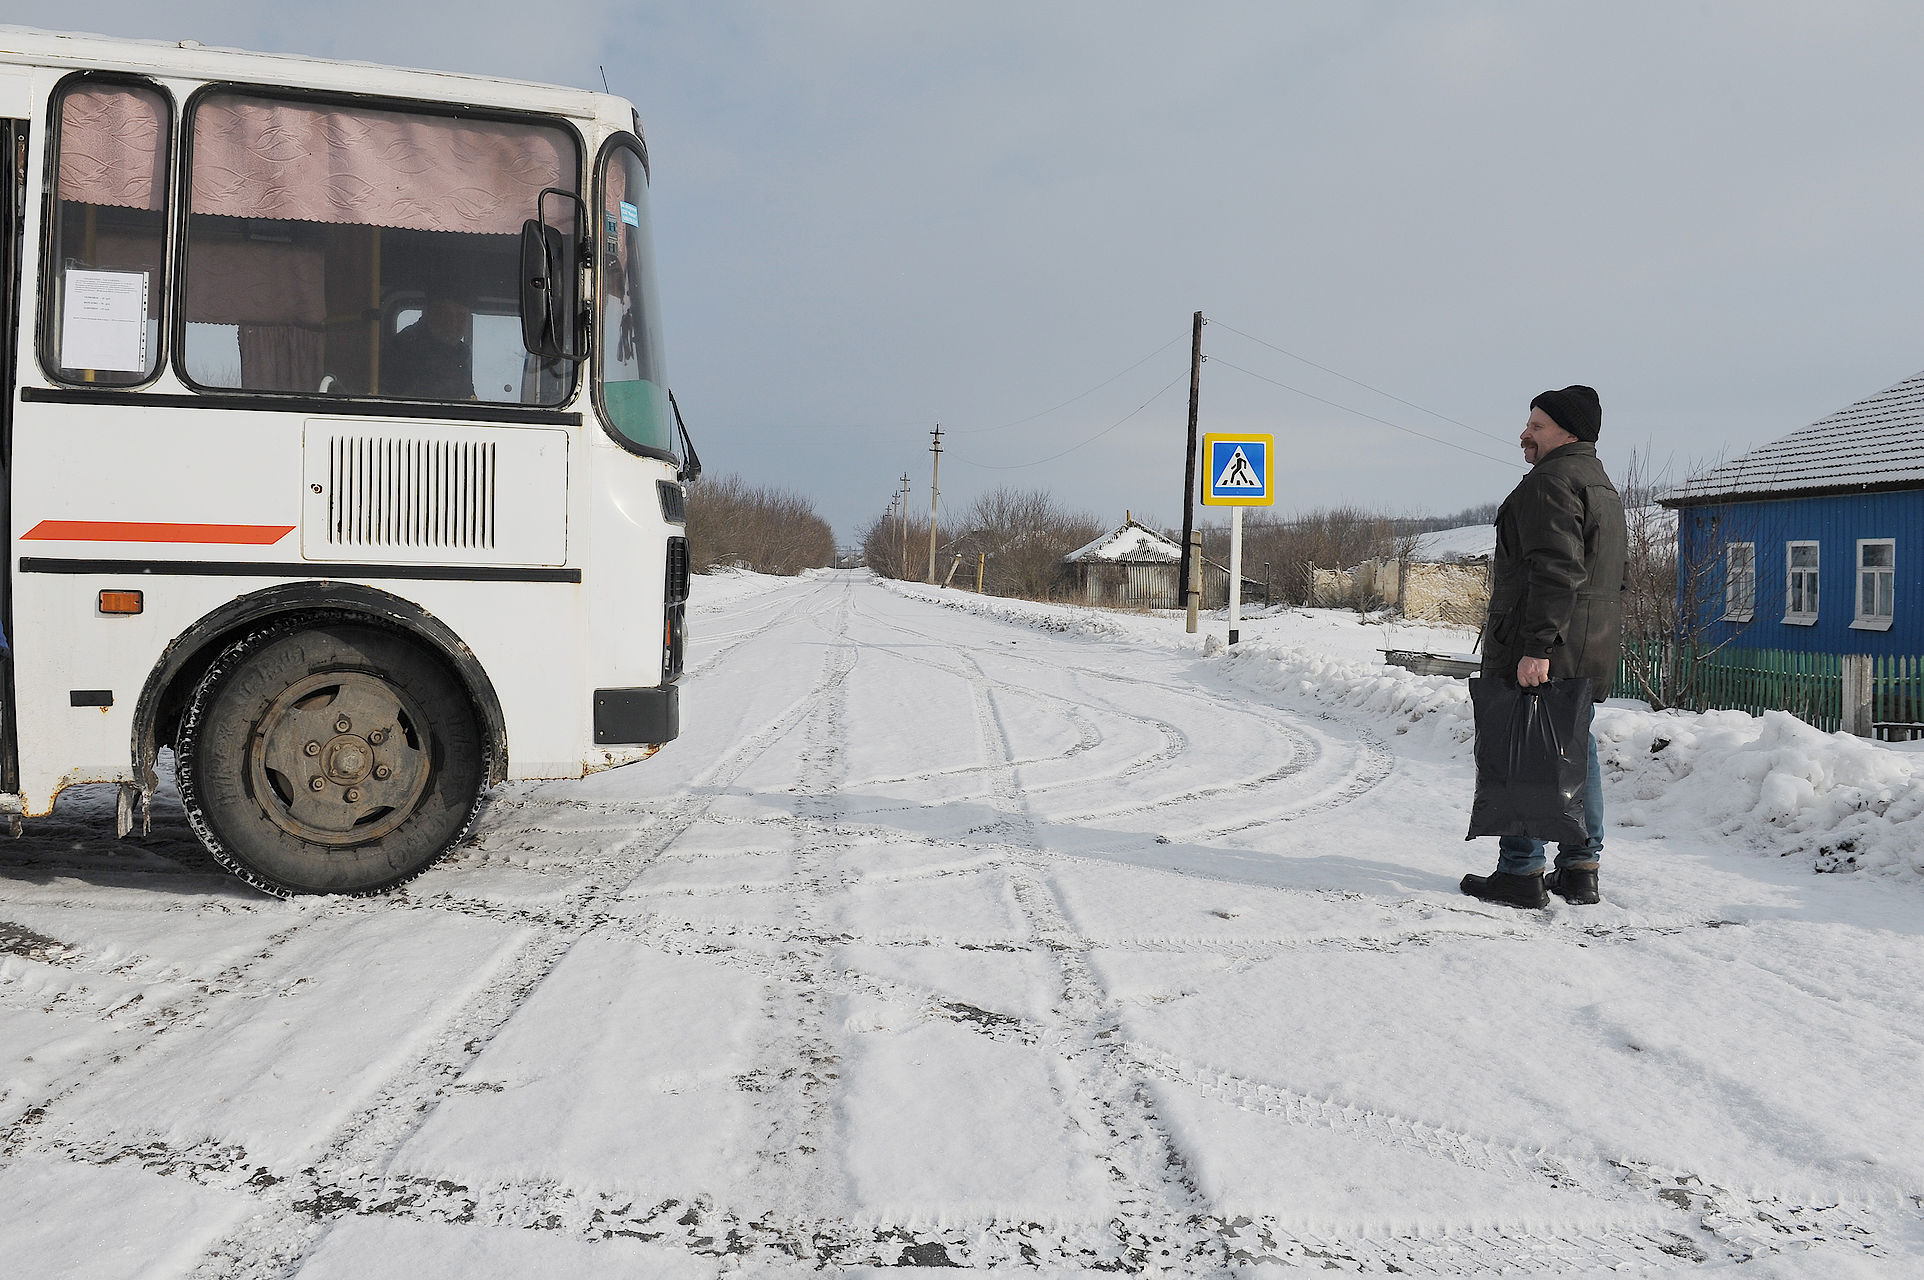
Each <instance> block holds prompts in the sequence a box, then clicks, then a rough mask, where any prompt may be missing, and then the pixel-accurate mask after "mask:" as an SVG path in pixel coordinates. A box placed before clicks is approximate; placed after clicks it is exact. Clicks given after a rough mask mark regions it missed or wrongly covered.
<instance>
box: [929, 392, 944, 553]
mask: <svg viewBox="0 0 1924 1280" xmlns="http://www.w3.org/2000/svg"><path fill="white" fill-rule="evenodd" d="M931 434H932V435H934V436H935V443H934V444H932V445H930V446H929V452H930V453H933V454H934V455H935V463H934V466H933V467H932V468H931V469H930V471H929V576H928V582H929V585H930V586H933V585H935V504H936V503H937V502H939V501H941V499H942V489H941V483H942V424H941V423H939V422H938V423H936V424H935V430H934V431H933V432H932V433H931Z"/></svg>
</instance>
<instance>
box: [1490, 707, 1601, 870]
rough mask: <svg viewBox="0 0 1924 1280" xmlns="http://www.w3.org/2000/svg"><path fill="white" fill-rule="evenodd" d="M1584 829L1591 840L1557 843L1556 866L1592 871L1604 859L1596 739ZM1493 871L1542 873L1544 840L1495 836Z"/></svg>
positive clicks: (1592, 746)
mask: <svg viewBox="0 0 1924 1280" xmlns="http://www.w3.org/2000/svg"><path fill="white" fill-rule="evenodd" d="M1583 829H1584V831H1585V832H1587V833H1588V834H1589V836H1590V838H1589V839H1588V840H1586V841H1584V842H1583V843H1582V844H1559V845H1558V846H1557V866H1558V867H1559V868H1563V867H1570V868H1573V869H1577V870H1582V869H1585V868H1589V869H1595V867H1596V865H1597V862H1598V860H1599V859H1600V858H1601V857H1602V856H1603V771H1602V770H1601V769H1600V768H1599V767H1598V765H1597V740H1596V739H1595V738H1594V737H1593V738H1591V739H1590V781H1589V784H1588V785H1587V786H1585V787H1584V789H1583ZM1496 845H1497V853H1496V869H1497V870H1498V871H1501V872H1503V873H1504V874H1505V875H1512V876H1528V875H1535V874H1536V873H1537V872H1539V871H1542V870H1543V865H1544V856H1543V841H1541V840H1532V839H1530V837H1528V836H1498V837H1497V842H1496Z"/></svg>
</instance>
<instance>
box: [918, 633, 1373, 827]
mask: <svg viewBox="0 0 1924 1280" xmlns="http://www.w3.org/2000/svg"><path fill="white" fill-rule="evenodd" d="M880 621H882V622H883V624H884V625H886V626H889V627H891V628H892V629H894V630H896V631H900V632H902V633H904V634H907V635H912V636H915V637H917V638H918V639H921V640H924V641H926V642H928V643H931V644H937V645H947V646H948V647H950V648H952V649H954V650H955V651H957V652H958V653H961V654H965V655H967V656H968V658H969V660H970V661H971V662H973V663H975V664H976V669H977V671H978V673H980V672H981V671H982V668H981V666H980V658H981V656H982V655H986V654H995V655H996V656H997V657H999V658H1000V657H1007V658H1014V659H1015V660H1017V661H1019V662H1024V663H1028V664H1030V665H1036V666H1041V667H1043V668H1044V669H1045V670H1047V671H1048V672H1050V673H1051V674H1061V673H1063V672H1068V673H1070V674H1071V675H1072V676H1073V677H1074V678H1075V679H1076V681H1077V683H1078V685H1082V686H1083V687H1084V688H1085V690H1086V688H1087V685H1086V684H1084V682H1085V681H1094V682H1096V683H1097V685H1099V686H1115V685H1135V686H1140V687H1143V688H1147V689H1151V690H1153V691H1155V692H1156V693H1157V694H1158V695H1159V696H1164V697H1174V698H1178V699H1183V700H1188V701H1191V702H1195V703H1200V704H1203V705H1204V706H1205V707H1206V708H1207V710H1208V714H1209V715H1212V716H1217V717H1220V716H1225V715H1227V716H1233V717H1236V718H1239V719H1245V720H1250V721H1253V722H1255V723H1256V724H1257V725H1258V727H1259V728H1260V729H1261V730H1262V732H1264V733H1265V734H1270V735H1276V736H1280V737H1282V738H1283V739H1284V742H1285V744H1286V746H1287V749H1288V753H1289V758H1288V760H1287V762H1286V763H1285V764H1283V765H1282V766H1280V767H1278V768H1276V769H1274V770H1271V771H1270V772H1268V773H1266V774H1263V775H1261V776H1260V777H1256V778H1248V779H1244V780H1241V781H1239V782H1231V783H1214V784H1210V785H1207V786H1201V787H1190V788H1188V789H1186V790H1182V791H1178V792H1175V793H1172V794H1169V795H1165V796H1159V797H1157V798H1155V799H1153V800H1148V801H1143V802H1139V803H1133V804H1121V805H1109V806H1100V807H1095V808H1090V809H1084V810H1074V811H1070V812H1066V813H1063V814H1060V815H1056V820H1059V821H1066V822H1086V821H1096V820H1108V819H1114V818H1126V817H1134V816H1138V815H1142V814H1150V813H1156V812H1159V811H1162V810H1166V809H1169V808H1172V807H1174V806H1176V805H1182V804H1189V803H1193V802H1196V801H1202V800H1209V799H1213V798H1218V797H1223V796H1233V795H1239V794H1254V793H1257V792H1261V791H1263V790H1266V789H1268V788H1271V787H1274V786H1275V785H1277V784H1278V783H1281V782H1286V781H1288V780H1289V779H1291V778H1294V777H1298V776H1300V775H1302V774H1304V773H1306V772H1308V771H1309V770H1311V769H1312V768H1314V767H1315V766H1316V765H1317V764H1319V763H1320V762H1321V760H1322V759H1323V757H1324V755H1325V749H1324V746H1323V743H1322V742H1321V741H1320V740H1319V738H1317V737H1315V736H1312V735H1311V734H1308V733H1305V732H1303V731H1302V730H1300V729H1298V728H1297V727H1296V726H1294V725H1292V724H1290V723H1288V722H1286V721H1281V720H1278V719H1277V718H1276V717H1275V715H1266V714H1263V713H1261V712H1258V711H1253V710H1251V708H1250V705H1249V704H1248V703H1247V702H1246V701H1244V700H1241V699H1238V698H1234V697H1231V696H1228V695H1224V694H1219V693H1215V692H1213V691H1210V690H1207V689H1202V688H1197V687H1192V686H1185V685H1175V684H1169V683H1164V682H1159V681H1154V680H1146V679H1143V678H1141V677H1135V676H1129V675H1125V674H1123V673H1120V672H1117V671H1113V670H1104V669H1100V668H1091V667H1082V666H1077V665H1075V664H1072V663H1059V662H1055V661H1052V660H1051V659H1048V658H1042V657H1038V656H1036V655H1034V654H1029V653H1022V652H1010V651H1008V650H1005V649H1003V648H1001V647H999V646H995V645H982V644H969V643H967V642H962V641H955V640H953V639H949V638H946V637H942V636H938V635H935V634H932V633H929V632H925V631H921V630H919V629H917V628H915V627H912V626H910V625H908V624H906V623H902V622H899V621H896V620H895V619H892V618H884V619H880ZM907 660H909V661H923V662H924V663H925V664H926V665H928V666H931V667H933V668H935V669H937V670H942V671H945V672H951V673H953V668H950V667H945V666H942V665H941V664H938V663H933V662H928V660H926V659H914V658H909V659H907ZM984 678H986V677H984ZM998 687H1002V686H998ZM1007 687H1008V688H1011V689H1014V690H1016V691H1019V692H1021V693H1022V694H1024V695H1026V696H1032V697H1039V698H1044V699H1048V700H1051V701H1054V702H1057V703H1060V704H1061V705H1062V706H1063V707H1065V708H1078V707H1079V706H1080V705H1081V704H1079V703H1077V702H1076V701H1075V699H1073V698H1070V697H1068V696H1067V695H1064V694H1058V693H1054V692H1051V691H1049V690H1044V689H1036V688H1033V687H1031V686H1027V685H1024V686H1007ZM1090 700H1091V699H1089V698H1088V697H1086V696H1085V702H1086V701H1090ZM1102 709H1103V710H1104V712H1105V713H1107V714H1111V715H1114V716H1117V717H1118V718H1120V719H1124V720H1129V721H1132V722H1134V723H1137V724H1141V725H1144V726H1146V727H1149V728H1151V729H1153V730H1155V731H1156V732H1158V733H1160V734H1161V735H1162V736H1163V738H1164V746H1163V748H1162V749H1161V750H1159V751H1157V752H1154V753H1152V754H1150V755H1148V756H1145V757H1143V758H1141V759H1139V760H1137V761H1134V762H1132V763H1131V764H1130V765H1128V766H1126V767H1124V768H1122V769H1119V770H1112V771H1106V772H1103V773H1098V774H1091V775H1086V776H1084V777H1080V778H1074V779H1064V780H1061V781H1057V782H1048V783H1041V784H1037V785H1034V786H1030V787H1028V788H1026V791H1027V794H1030V795H1043V794H1047V793H1050V792H1054V791H1060V790H1065V789H1068V788H1084V787H1088V786H1090V785H1091V784H1094V783H1102V782H1123V781H1127V780H1129V779H1131V778H1139V777H1142V776H1144V775H1145V774H1148V773H1150V772H1151V771H1153V770H1154V769H1156V768H1159V767H1161V766H1163V765H1165V764H1168V763H1170V762H1172V761H1175V760H1178V759H1180V758H1181V757H1182V756H1183V755H1184V754H1186V753H1187V752H1189V751H1190V750H1191V749H1192V744H1191V742H1190V739H1189V736H1188V735H1187V734H1186V733H1184V732H1183V731H1182V729H1181V728H1180V727H1178V726H1177V725H1175V724H1173V723H1171V722H1169V721H1166V720H1161V719H1157V718H1154V717H1150V716H1145V715H1142V714H1141V713H1138V712H1131V711H1128V710H1126V709H1124V708H1122V707H1120V706H1118V705H1116V702H1115V701H1114V700H1111V699H1107V698H1105V699H1103V702H1102ZM1271 710H1275V709H1271ZM1281 714H1287V713H1281ZM1320 718H1321V719H1324V720H1332V721H1333V719H1334V718H1333V717H1331V716H1329V715H1324V716H1322V717H1320ZM1347 727H1349V728H1350V729H1351V730H1353V732H1354V734H1355V740H1356V744H1357V745H1356V764H1355V765H1354V766H1353V767H1351V768H1348V769H1346V770H1345V771H1344V772H1343V774H1342V775H1341V776H1340V777H1339V778H1338V779H1337V780H1336V781H1335V782H1333V783H1332V784H1330V785H1329V786H1327V787H1325V788H1324V789H1323V790H1321V791H1320V792H1319V793H1318V794H1317V795H1316V796H1315V797H1312V798H1310V799H1307V800H1305V801H1304V802H1303V803H1301V804H1298V805H1294V806H1290V807H1288V808H1286V809H1284V810H1283V811H1282V812H1279V813H1274V814H1270V815H1267V816H1265V817H1262V818H1257V819H1254V820H1251V821H1236V822H1231V823H1227V824H1204V825H1201V826H1199V827H1196V830H1197V832H1198V834H1199V835H1200V836H1201V837H1202V838H1205V839H1215V838H1220V837H1222V836H1227V835H1236V834H1241V833H1243V832H1247V831H1256V830H1261V829H1263V828H1265V827H1270V826H1275V825H1278V824H1281V823H1285V822H1294V821H1298V820H1300V819H1302V818H1304V817H1308V816H1311V815H1313V814H1317V813H1325V812H1329V811H1331V810H1334V809H1338V808H1342V807H1343V806H1345V805H1348V804H1350V803H1353V802H1354V801H1356V800H1358V799H1360V798H1361V797H1363V796H1364V795H1366V794H1368V793H1369V792H1370V791H1372V790H1374V789H1375V788H1376V787H1378V786H1379V785H1381V784H1382V783H1383V782H1384V781H1386V780H1387V779H1388V778H1389V777H1390V775H1391V774H1392V773H1393V772H1394V771H1395V768H1396V756H1395V754H1394V753H1393V752H1392V751H1390V749H1389V748H1388V746H1387V745H1386V744H1385V743H1384V742H1383V740H1382V739H1381V738H1380V737H1378V736H1377V735H1376V734H1374V733H1373V732H1371V731H1370V730H1369V729H1367V728H1366V727H1363V726H1360V725H1351V726H1347ZM1025 763H1026V762H1025ZM904 780H905V781H906V780H907V779H904Z"/></svg>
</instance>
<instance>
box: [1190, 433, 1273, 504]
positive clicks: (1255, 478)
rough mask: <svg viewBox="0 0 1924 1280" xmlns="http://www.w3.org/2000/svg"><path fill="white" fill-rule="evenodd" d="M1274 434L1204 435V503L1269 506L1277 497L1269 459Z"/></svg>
mask: <svg viewBox="0 0 1924 1280" xmlns="http://www.w3.org/2000/svg"><path fill="white" fill-rule="evenodd" d="M1274 445H1275V437H1274V436H1258V435H1245V434H1238V435H1206V436H1204V437H1203V465H1204V467H1205V468H1206V472H1205V474H1204V476H1203V505H1204V506H1206V507H1267V506H1270V505H1272V504H1273V503H1274V502H1275V501H1276V487H1275V485H1274V484H1272V483H1271V472H1270V460H1271V457H1272V456H1273V455H1274V454H1275V452H1276V450H1275V448H1274Z"/></svg>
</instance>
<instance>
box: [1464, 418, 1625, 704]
mask: <svg viewBox="0 0 1924 1280" xmlns="http://www.w3.org/2000/svg"><path fill="white" fill-rule="evenodd" d="M1629 541H1630V539H1629V535H1628V533H1627V531H1626V530H1625V528H1624V517H1623V499H1622V498H1620V497H1618V496H1617V489H1616V486H1615V485H1613V484H1611V483H1610V477H1609V476H1608V475H1606V474H1604V470H1603V464H1602V463H1601V462H1599V461H1597V447H1596V446H1595V445H1594V444H1589V443H1587V442H1585V441H1582V440H1579V441H1577V442H1575V443H1573V444H1566V445H1564V446H1563V447H1562V448H1560V449H1552V450H1551V451H1550V452H1549V453H1546V454H1544V455H1543V457H1542V458H1540V459H1538V461H1537V464H1536V465H1535V466H1534V467H1532V468H1530V474H1529V475H1527V476H1525V477H1523V480H1522V483H1520V484H1518V485H1517V487H1516V488H1515V489H1514V490H1513V491H1512V492H1511V494H1510V496H1509V497H1508V498H1505V499H1504V500H1503V506H1502V508H1501V509H1500V510H1499V511H1498V512H1497V516H1496V561H1495V563H1494V564H1493V565H1492V566H1491V573H1490V614H1489V619H1488V621H1486V622H1485V624H1484V627H1483V674H1484V675H1486V676H1500V677H1502V678H1504V679H1508V680H1515V679H1516V668H1517V663H1518V661H1520V660H1521V659H1523V658H1526V657H1527V658H1548V659H1549V660H1550V677H1551V678H1552V679H1555V680H1561V679H1565V678H1567V677H1570V676H1589V677H1590V683H1591V692H1592V694H1593V696H1594V697H1595V698H1596V700H1597V701H1598V702H1601V701H1603V700H1604V699H1605V698H1607V697H1609V696H1610V688H1611V686H1612V685H1613V684H1614V683H1615V681H1616V675H1617V652H1618V649H1619V647H1620V646H1621V644H1622V638H1623V592H1624V588H1625V586H1626V585H1627V582H1628V568H1627V562H1628V559H1629Z"/></svg>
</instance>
